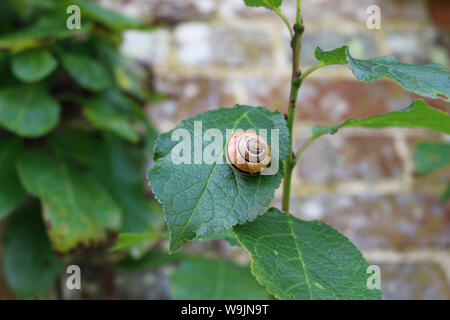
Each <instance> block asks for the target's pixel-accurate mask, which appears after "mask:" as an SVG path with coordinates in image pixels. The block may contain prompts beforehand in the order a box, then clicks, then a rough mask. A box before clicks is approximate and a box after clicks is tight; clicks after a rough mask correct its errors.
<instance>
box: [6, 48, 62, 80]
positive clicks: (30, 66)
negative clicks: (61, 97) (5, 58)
mask: <svg viewBox="0 0 450 320" xmlns="http://www.w3.org/2000/svg"><path fill="white" fill-rule="evenodd" d="M57 65H58V63H57V61H56V59H55V58H54V57H53V56H52V54H51V53H50V52H49V51H48V50H47V49H42V48H41V49H32V50H27V51H23V52H20V53H18V54H16V55H14V56H13V57H12V61H11V68H12V71H13V73H14V75H15V76H16V77H17V78H19V79H20V80H22V81H24V82H35V81H39V80H42V79H43V78H45V77H46V76H48V75H49V74H50V73H52V72H53V70H55V68H56V66H57Z"/></svg>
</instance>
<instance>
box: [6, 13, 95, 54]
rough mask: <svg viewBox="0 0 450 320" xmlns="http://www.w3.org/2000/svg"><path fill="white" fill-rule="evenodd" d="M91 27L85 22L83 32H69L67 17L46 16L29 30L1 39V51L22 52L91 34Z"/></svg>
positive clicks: (22, 30)
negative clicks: (87, 33) (86, 33)
mask: <svg viewBox="0 0 450 320" xmlns="http://www.w3.org/2000/svg"><path fill="white" fill-rule="evenodd" d="M64 12H65V11H64ZM91 27H92V25H91V23H90V22H89V21H84V22H83V27H82V28H81V30H69V29H68V28H67V26H66V15H58V16H44V17H42V18H41V19H39V20H38V21H37V22H36V23H34V24H33V25H31V26H29V27H27V28H24V29H20V30H17V31H15V32H13V33H8V34H7V35H5V36H2V37H0V49H9V50H12V51H21V50H25V49H27V48H33V47H38V46H41V45H43V44H47V43H52V42H54V41H56V40H60V39H64V38H68V37H72V36H76V35H79V34H80V33H85V32H89V31H90V29H91Z"/></svg>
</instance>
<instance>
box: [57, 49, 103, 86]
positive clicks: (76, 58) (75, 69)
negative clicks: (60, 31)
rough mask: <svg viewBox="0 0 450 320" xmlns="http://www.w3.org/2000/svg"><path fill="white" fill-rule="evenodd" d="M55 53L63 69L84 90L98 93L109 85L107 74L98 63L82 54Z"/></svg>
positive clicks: (60, 51) (59, 50) (61, 51)
mask: <svg viewBox="0 0 450 320" xmlns="http://www.w3.org/2000/svg"><path fill="white" fill-rule="evenodd" d="M57 52H58V54H59V56H60V58H61V63H62V65H63V67H64V69H65V70H66V71H67V72H68V73H69V74H70V76H71V77H72V78H73V79H74V80H75V81H76V82H77V83H78V84H79V85H80V86H81V87H83V88H84V89H87V90H91V91H100V90H103V89H105V88H106V87H108V86H109V85H110V81H109V76H108V73H107V71H106V69H105V67H104V66H103V65H102V64H101V63H100V62H99V61H97V60H95V59H94V58H92V57H90V56H89V55H87V54H85V53H82V52H76V53H75V52H69V51H67V50H61V49H58V50H57Z"/></svg>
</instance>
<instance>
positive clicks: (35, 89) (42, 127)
mask: <svg viewBox="0 0 450 320" xmlns="http://www.w3.org/2000/svg"><path fill="white" fill-rule="evenodd" d="M59 113H60V110H59V104H58V101H56V100H55V99H54V98H53V97H51V96H50V95H49V94H48V93H47V92H46V91H45V89H44V88H43V87H41V86H39V85H28V86H26V85H22V86H18V87H13V88H7V89H2V90H0V125H2V126H4V127H5V128H7V129H8V130H10V131H12V132H14V133H16V134H18V135H20V136H23V137H30V138H33V137H39V136H41V135H44V134H46V133H48V132H49V131H51V130H52V129H53V128H54V127H55V126H56V125H57V123H58V121H59Z"/></svg>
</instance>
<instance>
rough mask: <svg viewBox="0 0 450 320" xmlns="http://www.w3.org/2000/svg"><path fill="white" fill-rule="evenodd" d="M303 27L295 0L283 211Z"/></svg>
mask: <svg viewBox="0 0 450 320" xmlns="http://www.w3.org/2000/svg"><path fill="white" fill-rule="evenodd" d="M303 31H304V27H303V23H302V18H301V0H297V17H296V23H295V25H294V35H293V37H292V41H291V47H292V79H291V91H290V94H289V111H288V117H287V125H288V129H289V136H290V142H289V155H288V158H287V160H286V162H285V166H284V170H285V171H284V183H283V198H282V210H283V212H285V213H288V212H289V202H290V201H289V200H290V196H291V181H292V170H293V169H294V166H295V158H294V155H293V152H292V140H293V130H294V120H295V106H296V104H297V96H298V91H299V89H300V86H301V84H302V78H301V71H300V51H301V39H302V35H303Z"/></svg>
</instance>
